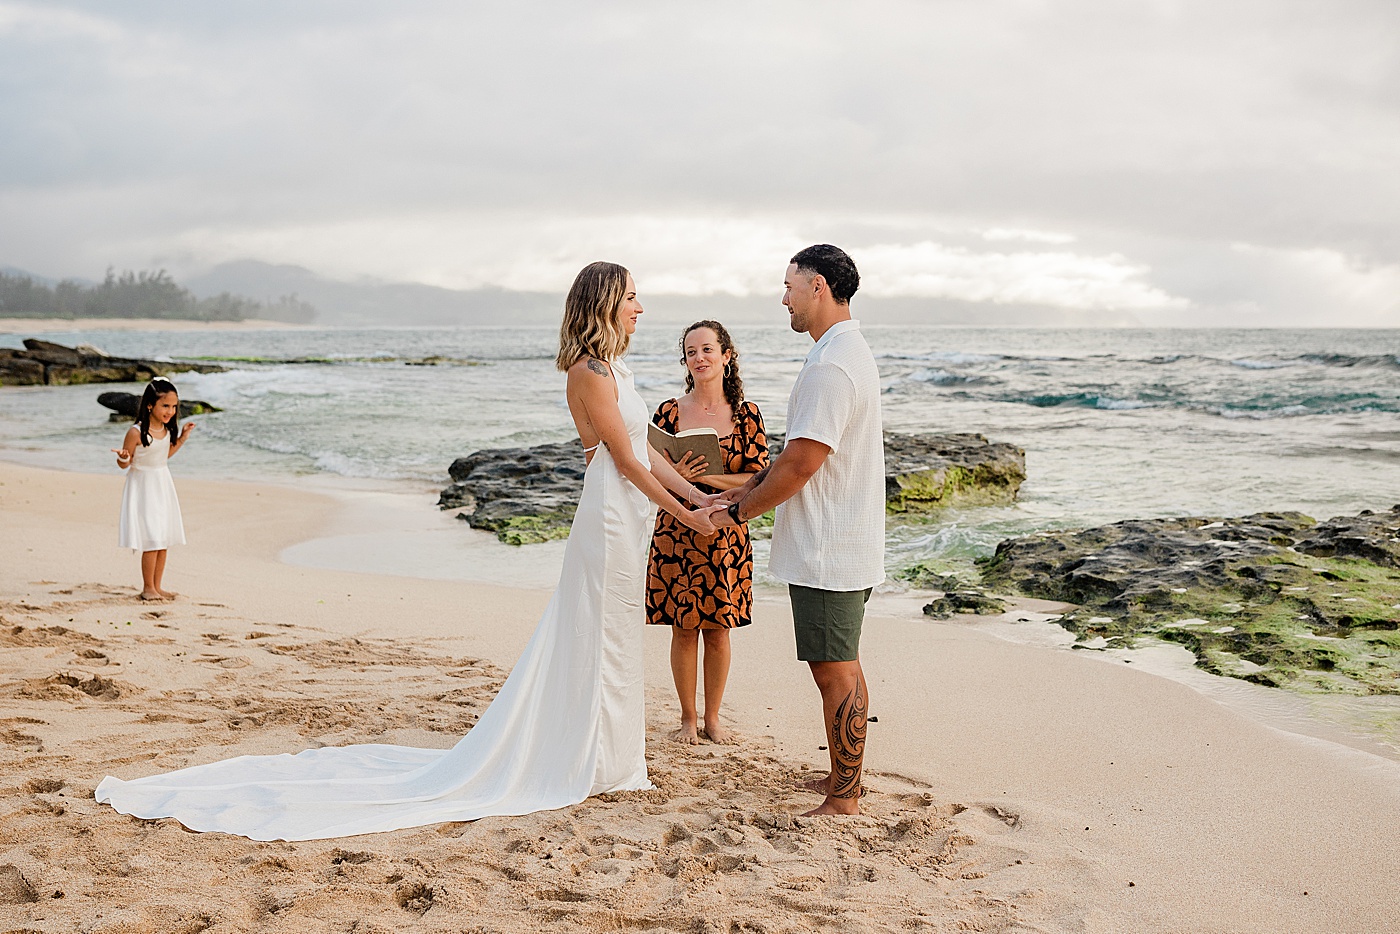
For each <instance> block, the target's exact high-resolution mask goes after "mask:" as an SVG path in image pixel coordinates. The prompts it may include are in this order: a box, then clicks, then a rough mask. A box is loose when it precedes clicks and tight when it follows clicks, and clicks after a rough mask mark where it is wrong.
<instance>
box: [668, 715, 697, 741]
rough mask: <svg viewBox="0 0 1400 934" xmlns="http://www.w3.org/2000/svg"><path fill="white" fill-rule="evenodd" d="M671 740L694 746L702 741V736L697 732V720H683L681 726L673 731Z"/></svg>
mask: <svg viewBox="0 0 1400 934" xmlns="http://www.w3.org/2000/svg"><path fill="white" fill-rule="evenodd" d="M671 742H673V743H683V744H685V745H687V746H694V745H695V744H696V743H698V742H700V736H699V734H697V733H696V732H695V722H694V721H691V722H690V723H686V722H685V721H684V720H682V721H681V728H680V729H679V730H676V731H674V732H673V733H671Z"/></svg>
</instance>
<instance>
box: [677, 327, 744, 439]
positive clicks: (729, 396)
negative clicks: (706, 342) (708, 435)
mask: <svg viewBox="0 0 1400 934" xmlns="http://www.w3.org/2000/svg"><path fill="white" fill-rule="evenodd" d="M698 328H709V329H710V330H711V331H714V332H715V337H717V338H719V349H720V350H721V351H723V352H724V353H727V354H729V363H728V365H727V366H726V367H725V374H724V400H725V401H726V402H728V403H729V409H730V411H731V412H732V413H733V416H734V420H735V421H738V419H739V414H740V413H739V409H740V407H741V406H742V405H743V402H744V381H743V379H741V378H740V377H739V350H738V348H737V347H735V346H734V338H732V337H730V336H729V332H728V331H726V330H725V329H724V325H722V324H720V323H719V322H718V321H710V320H708V319H706V320H704V321H697V322H695V323H694V324H692V325H691V326H690V327H688V328H686V329H685V333H683V334H682V335H681V363H682V364H684V363H685V339H686V338H687V337H689V336H690V332H691V331H694V330H696V329H698ZM694 389H695V376H694V374H692V373H691V372H690V367H688V366H687V367H686V368H685V391H686V392H691V391H692V390H694Z"/></svg>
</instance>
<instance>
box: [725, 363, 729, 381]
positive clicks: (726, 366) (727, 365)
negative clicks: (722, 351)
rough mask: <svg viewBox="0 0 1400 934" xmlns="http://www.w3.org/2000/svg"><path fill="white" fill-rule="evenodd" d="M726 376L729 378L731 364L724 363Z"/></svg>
mask: <svg viewBox="0 0 1400 934" xmlns="http://www.w3.org/2000/svg"><path fill="white" fill-rule="evenodd" d="M724 378H725V379H729V364H727V363H726V364H725V365H724Z"/></svg>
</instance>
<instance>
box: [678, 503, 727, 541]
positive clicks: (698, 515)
mask: <svg viewBox="0 0 1400 934" xmlns="http://www.w3.org/2000/svg"><path fill="white" fill-rule="evenodd" d="M711 511H712V510H711V509H708V508H706V509H694V510H687V511H685V512H683V513H681V514H680V516H679V517H678V518H679V519H680V520H681V522H682V523H684V524H685V525H686V526H687V527H688V528H690V529H692V530H693V531H695V532H697V533H699V534H700V535H703V536H705V537H706V538H709V537H710V536H711V535H714V534H715V533H716V532H718V531H719V530H718V529H716V528H715V524H714V523H713V522H711V521H710V513H711Z"/></svg>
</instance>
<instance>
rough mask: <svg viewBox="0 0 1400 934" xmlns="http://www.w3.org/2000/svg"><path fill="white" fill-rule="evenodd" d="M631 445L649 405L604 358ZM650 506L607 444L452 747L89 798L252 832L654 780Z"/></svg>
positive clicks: (263, 769)
mask: <svg viewBox="0 0 1400 934" xmlns="http://www.w3.org/2000/svg"><path fill="white" fill-rule="evenodd" d="M613 371H614V374H615V378H616V380H617V385H618V405H619V406H620V408H621V409H622V417H623V420H624V421H625V423H626V425H627V431H628V435H629V436H630V438H631V442H632V450H633V452H634V453H635V454H636V456H637V457H638V458H639V459H640V460H641V461H642V462H643V463H646V459H647V421H648V409H647V407H646V404H645V403H644V402H642V400H641V397H640V396H638V395H637V391H636V389H635V388H634V386H633V382H632V372H631V370H630V369H628V368H627V366H626V365H625V364H624V363H622V362H620V361H618V362H615V363H614V364H613ZM654 510H655V507H654V506H652V504H651V502H650V500H648V499H647V498H646V496H645V495H644V494H643V493H642V492H641V491H640V490H638V489H637V488H636V487H635V486H633V485H632V483H631V482H630V481H628V480H627V479H626V478H624V477H623V476H622V475H621V474H620V473H618V470H617V466H616V464H615V462H614V461H613V459H612V457H611V456H610V455H609V453H608V450H607V448H606V447H602V446H600V447H599V448H598V450H597V453H596V454H595V455H594V457H593V460H592V461H591V462H590V463H589V465H588V469H587V471H586V473H585V475H584V483H583V494H582V497H581V499H580V501H579V506H578V512H577V514H576V515H575V516H574V522H573V527H572V529H571V530H570V533H569V541H568V544H567V546H566V547H565V550H564V567H563V570H562V572H561V573H560V576H559V586H558V589H556V590H555V592H554V597H553V599H552V600H550V603H549V607H548V609H546V610H545V612H544V617H543V618H542V619H541V620H540V622H539V625H538V626H537V627H536V628H535V634H534V636H533V637H532V638H531V639H530V644H529V645H528V646H526V648H525V651H524V653H523V654H522V655H521V656H520V659H519V661H517V662H516V664H515V668H514V670H512V671H511V673H510V677H508V678H507V679H506V683H505V685H504V686H503V687H502V688H501V690H500V693H499V694H498V695H497V696H496V699H495V700H494V701H493V702H492V703H491V706H490V707H489V708H488V709H487V710H486V712H485V713H484V714H482V716H481V719H480V721H478V722H477V724H476V726H474V727H473V728H472V730H471V732H470V733H468V734H467V735H466V736H465V737H464V738H463V739H462V740H461V741H460V742H459V743H457V745H456V746H453V747H452V748H451V749H418V748H414V747H410V746H388V745H376V744H367V745H360V746H332V747H325V748H322V749H308V750H306V751H304V752H300V753H298V754H296V755H278V756H240V757H238V758H236V759H228V760H225V761H222V762H213V763H210V764H208V765H197V766H193V767H191V768H187V769H180V770H179V771H175V772H166V773H164V774H161V775H152V776H149V777H147V778H137V779H132V780H130V781H122V780H121V779H117V778H112V777H108V778H105V779H103V780H102V783H101V784H100V785H98V786H97V800H98V801H99V802H102V803H106V804H110V805H111V806H112V807H114V808H116V809H117V810H118V811H121V812H122V813H123V814H131V815H133V816H135V817H141V818H156V817H173V818H175V819H176V820H178V821H180V823H182V824H184V825H185V826H186V827H188V828H190V829H192V830H200V831H211V830H215V831H222V832H224V833H233V834H240V835H242V836H245V837H251V838H252V839H254V840H316V839H324V838H327V837H341V836H349V835H351V834H360V833H372V832H375V831H381V830H395V829H398V828H401V827H416V826H420V825H422V824H431V823H436V822H439V821H462V820H474V819H476V818H479V817H486V816H488V815H493V814H495V815H517V814H528V813H530V812H532V811H542V810H548V809H552V808H561V807H566V806H568V805H570V804H576V803H577V802H579V801H582V800H583V799H584V798H587V797H588V796H589V795H595V794H602V793H604V792H610V791H630V790H637V789H645V788H650V787H651V782H650V781H648V779H647V768H646V758H645V746H646V736H645V717H644V711H643V686H642V672H643V662H642V631H643V629H644V628H645V627H644V618H643V607H642V601H643V590H644V585H645V575H646V565H647V547H648V542H649V541H650V538H651V532H652V525H653V521H654Z"/></svg>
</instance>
